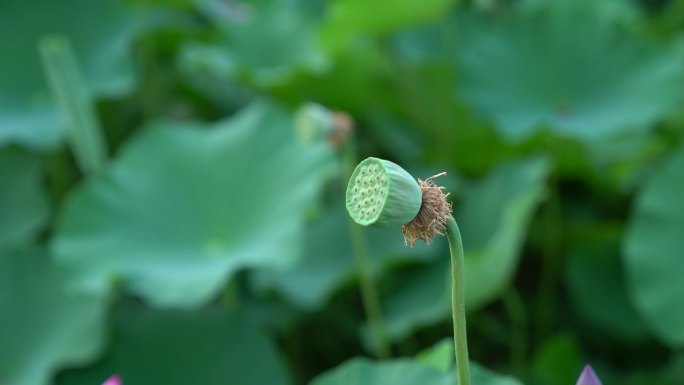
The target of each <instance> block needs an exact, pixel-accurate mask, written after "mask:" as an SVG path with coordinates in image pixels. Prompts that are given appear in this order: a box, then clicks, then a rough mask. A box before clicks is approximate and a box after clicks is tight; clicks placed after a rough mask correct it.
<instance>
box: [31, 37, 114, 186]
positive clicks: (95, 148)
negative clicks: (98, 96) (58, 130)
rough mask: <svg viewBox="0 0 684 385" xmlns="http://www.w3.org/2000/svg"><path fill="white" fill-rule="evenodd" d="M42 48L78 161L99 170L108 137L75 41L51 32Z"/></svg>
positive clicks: (89, 169)
mask: <svg viewBox="0 0 684 385" xmlns="http://www.w3.org/2000/svg"><path fill="white" fill-rule="evenodd" d="M39 49H40V56H41V59H42V63H43V70H44V72H45V74H46V76H47V79H48V83H49V85H50V89H51V91H52V93H53V95H54V98H55V99H56V101H57V104H58V106H59V109H60V110H61V113H62V116H64V118H65V121H66V126H67V127H66V137H67V140H68V142H69V144H70V146H71V150H72V151H73V153H74V156H75V158H76V162H77V163H78V166H79V168H80V169H81V171H82V172H83V173H84V174H87V175H93V174H98V173H100V172H101V171H102V170H103V169H104V166H105V164H106V161H107V156H106V150H105V147H106V145H105V139H104V137H103V135H102V128H101V127H100V122H99V121H98V119H97V115H96V113H95V107H94V105H93V100H92V98H91V96H90V94H89V93H88V90H87V89H86V86H85V84H84V81H83V77H82V75H81V71H80V69H79V67H78V63H77V61H76V57H75V54H74V51H73V49H72V47H71V44H70V43H69V40H67V39H66V38H65V37H62V36H49V37H45V38H43V39H42V40H41V42H40V45H39Z"/></svg>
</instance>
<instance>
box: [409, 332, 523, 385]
mask: <svg viewBox="0 0 684 385" xmlns="http://www.w3.org/2000/svg"><path fill="white" fill-rule="evenodd" d="M416 359H417V360H418V361H420V362H422V363H425V364H427V365H430V366H432V367H434V368H435V369H438V370H440V371H442V372H448V371H450V370H451V369H453V368H454V366H455V365H454V363H455V359H454V340H453V339H451V338H446V339H443V340H441V341H439V342H438V343H436V344H435V345H433V346H431V347H429V348H427V349H425V350H423V351H421V352H420V353H418V354H417V355H416ZM470 379H471V381H472V383H473V384H487V385H521V384H522V383H521V382H520V381H519V380H518V379H517V378H515V377H511V376H504V375H501V374H498V373H495V372H493V371H491V370H489V369H487V368H485V367H483V366H481V365H479V364H477V363H475V362H472V361H471V362H470Z"/></svg>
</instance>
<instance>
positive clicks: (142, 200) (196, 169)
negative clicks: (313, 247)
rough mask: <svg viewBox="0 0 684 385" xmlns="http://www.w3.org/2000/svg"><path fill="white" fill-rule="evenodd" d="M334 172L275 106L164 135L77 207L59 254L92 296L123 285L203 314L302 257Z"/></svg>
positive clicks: (151, 138)
mask: <svg viewBox="0 0 684 385" xmlns="http://www.w3.org/2000/svg"><path fill="white" fill-rule="evenodd" d="M332 166H333V157H332V152H331V151H330V149H329V148H328V147H327V145H326V144H325V143H318V144H312V145H303V144H300V143H299V142H297V141H296V140H295V138H294V128H293V127H292V119H291V117H290V115H288V114H286V113H284V112H283V111H281V110H279V109H278V108H276V107H274V106H272V105H270V104H266V103H256V104H253V105H251V106H250V107H248V108H247V109H246V110H244V111H242V112H241V113H239V114H238V115H237V116H236V117H234V118H232V119H229V120H225V121H221V122H218V123H216V124H213V125H209V126H206V127H205V126H203V125H199V124H195V125H193V124H188V123H167V124H159V125H157V126H155V127H152V128H149V129H147V130H145V131H143V132H142V133H141V134H140V135H139V136H138V137H137V138H135V139H134V140H132V142H131V143H129V144H128V146H127V147H125V148H124V150H123V151H122V153H121V154H120V155H119V157H118V158H117V159H116V160H115V161H114V162H113V163H112V165H111V167H110V168H109V169H108V170H107V172H106V173H105V174H104V175H103V176H102V177H99V178H93V179H92V180H88V181H87V182H86V183H85V184H84V185H82V186H80V187H79V188H78V189H76V191H74V192H73V193H72V194H71V196H69V197H68V198H67V200H66V204H65V207H64V210H63V212H62V214H61V216H60V218H59V222H58V225H57V232H56V236H55V239H54V242H53V247H54V250H55V254H56V256H57V259H58V261H59V262H60V263H61V264H63V265H64V266H67V267H68V268H69V269H70V270H71V271H72V273H73V274H74V278H75V281H76V283H77V284H79V285H80V286H81V287H84V288H87V289H88V290H106V289H107V288H108V286H109V285H108V283H109V282H110V281H111V279H112V278H115V277H118V278H120V279H121V280H122V283H123V286H124V288H125V289H126V290H128V291H130V292H133V293H136V294H139V295H141V296H143V297H144V298H145V299H146V300H147V301H149V303H151V304H153V305H155V306H181V307H192V306H198V305H201V304H203V303H205V302H207V301H208V300H210V299H211V298H213V297H214V296H215V295H216V294H217V292H218V291H219V290H220V289H221V287H222V286H223V284H224V282H225V281H226V280H228V279H230V277H231V276H232V275H233V274H234V273H235V272H236V271H237V270H239V269H242V268H249V267H252V268H258V267H261V268H282V267H284V266H287V265H288V264H290V263H292V262H293V261H294V260H295V259H296V258H297V257H298V256H299V255H300V252H301V250H300V249H301V247H300V243H301V242H300V241H301V240H300V238H301V230H302V226H303V224H302V222H303V218H302V216H303V211H304V209H305V208H306V207H308V206H309V205H310V202H311V201H312V200H313V198H314V196H315V194H316V192H317V190H318V187H319V185H320V183H321V182H322V180H323V176H324V174H326V173H329V172H330V169H331V167H332Z"/></svg>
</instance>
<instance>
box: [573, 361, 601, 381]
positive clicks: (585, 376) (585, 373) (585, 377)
mask: <svg viewBox="0 0 684 385" xmlns="http://www.w3.org/2000/svg"><path fill="white" fill-rule="evenodd" d="M577 385H603V384H601V380H599V378H598V376H597V375H596V373H594V369H592V368H591V365H589V364H587V365H586V366H585V367H584V370H582V374H580V377H579V379H578V380H577Z"/></svg>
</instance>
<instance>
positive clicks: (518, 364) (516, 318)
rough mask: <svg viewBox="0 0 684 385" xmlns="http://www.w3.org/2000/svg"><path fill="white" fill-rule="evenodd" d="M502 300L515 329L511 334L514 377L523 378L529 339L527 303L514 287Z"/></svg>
mask: <svg viewBox="0 0 684 385" xmlns="http://www.w3.org/2000/svg"><path fill="white" fill-rule="evenodd" d="M501 300H502V301H503V304H504V307H505V308H506V312H507V313H508V317H509V318H510V321H511V325H512V329H513V330H512V332H511V369H512V372H513V374H514V375H516V376H517V377H519V378H521V377H524V375H525V373H524V371H525V356H526V355H527V340H528V338H529V333H528V331H527V330H528V320H527V311H526V309H525V303H524V302H523V300H522V298H521V297H520V293H518V291H517V290H516V289H515V288H514V287H511V288H509V289H508V290H507V291H506V292H505V293H504V294H503V295H502V296H501Z"/></svg>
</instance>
